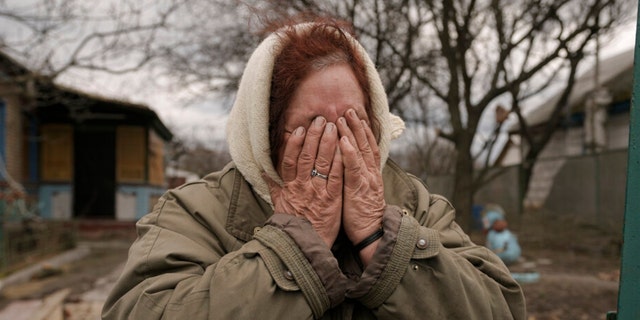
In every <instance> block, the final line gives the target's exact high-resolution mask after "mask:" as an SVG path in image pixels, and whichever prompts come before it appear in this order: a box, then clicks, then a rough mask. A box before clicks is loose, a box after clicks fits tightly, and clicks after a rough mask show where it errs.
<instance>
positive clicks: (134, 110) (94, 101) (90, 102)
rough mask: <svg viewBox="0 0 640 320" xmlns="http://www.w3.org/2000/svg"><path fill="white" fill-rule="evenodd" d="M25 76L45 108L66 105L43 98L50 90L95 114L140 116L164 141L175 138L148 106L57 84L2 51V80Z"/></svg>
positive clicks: (0, 72)
mask: <svg viewBox="0 0 640 320" xmlns="http://www.w3.org/2000/svg"><path fill="white" fill-rule="evenodd" d="M25 74H30V75H29V76H30V78H31V79H34V80H35V82H36V86H37V87H38V91H39V92H41V94H40V96H39V97H38V100H40V105H43V104H44V106H47V105H48V104H54V103H64V102H61V101H59V100H58V101H51V100H49V99H47V98H50V97H43V96H42V92H47V91H48V90H50V91H53V92H55V93H56V94H55V96H56V97H66V98H72V99H73V100H77V99H80V100H82V101H83V106H86V107H88V108H90V109H92V110H91V111H94V112H95V111H98V112H99V111H112V112H120V113H126V114H136V115H138V116H141V117H144V118H145V119H147V121H149V122H150V124H151V126H152V127H153V128H154V129H155V130H156V132H157V133H158V134H159V135H160V136H161V137H162V138H163V139H165V140H171V138H172V137H173V134H172V133H171V131H170V130H169V129H168V128H167V127H166V126H165V124H164V123H163V122H162V120H160V118H159V117H158V114H157V113H156V112H155V111H153V110H152V109H151V108H149V107H148V106H146V105H143V104H137V103H131V102H128V101H124V100H120V99H113V98H109V97H104V96H100V95H97V94H93V93H87V92H84V91H81V90H79V89H76V88H71V87H67V86H63V85H59V84H56V83H54V82H52V81H50V80H49V79H48V78H46V77H43V76H39V75H38V74H33V73H32V72H31V71H30V70H29V69H28V68H26V67H25V66H23V65H22V64H20V63H19V62H17V61H16V60H15V59H13V58H12V57H10V56H9V55H7V54H6V53H4V52H2V51H0V79H2V78H4V79H5V80H6V79H8V80H11V77H18V76H21V75H25ZM95 109H99V110H95Z"/></svg>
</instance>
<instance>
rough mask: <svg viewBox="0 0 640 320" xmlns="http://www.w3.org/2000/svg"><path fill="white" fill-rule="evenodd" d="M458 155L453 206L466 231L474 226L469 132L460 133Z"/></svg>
mask: <svg viewBox="0 0 640 320" xmlns="http://www.w3.org/2000/svg"><path fill="white" fill-rule="evenodd" d="M460 136H461V139H460V141H458V142H457V143H458V148H457V149H458V150H460V151H461V150H465V151H464V152H458V156H457V157H456V174H455V185H454V188H453V199H451V200H452V202H453V206H454V207H455V208H456V222H458V224H459V225H460V227H462V229H463V230H464V231H466V232H468V231H470V230H471V228H472V227H473V217H472V209H473V159H472V158H471V152H470V147H471V138H470V137H469V135H468V134H466V133H463V134H461V135H460Z"/></svg>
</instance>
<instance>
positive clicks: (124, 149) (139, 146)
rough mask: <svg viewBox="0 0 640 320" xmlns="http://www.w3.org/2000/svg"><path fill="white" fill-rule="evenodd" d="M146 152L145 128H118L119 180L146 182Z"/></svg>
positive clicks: (117, 166) (117, 175)
mask: <svg viewBox="0 0 640 320" xmlns="http://www.w3.org/2000/svg"><path fill="white" fill-rule="evenodd" d="M146 154H147V148H146V139H145V128H143V127H135V126H118V128H117V130H116V159H117V162H116V177H117V180H118V182H129V183H144V182H145V165H146V162H145V158H146Z"/></svg>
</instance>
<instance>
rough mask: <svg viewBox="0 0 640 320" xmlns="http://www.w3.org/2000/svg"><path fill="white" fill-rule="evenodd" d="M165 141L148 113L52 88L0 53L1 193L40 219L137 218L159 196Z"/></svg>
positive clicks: (133, 106)
mask: <svg viewBox="0 0 640 320" xmlns="http://www.w3.org/2000/svg"><path fill="white" fill-rule="evenodd" d="M171 138H172V133H171V132H170V131H169V129H167V127H166V126H165V125H164V124H163V123H162V121H161V120H160V118H159V117H158V115H157V114H156V113H155V112H154V111H153V110H151V109H150V108H148V107H147V106H144V105H140V104H133V103H129V102H125V101H120V100H115V99H110V98H105V97H101V96H97V95H93V94H89V93H85V92H82V91H78V90H75V89H72V88H68V87H64V86H61V85H57V84H55V83H53V82H52V81H49V80H48V79H46V78H44V77H41V76H39V75H37V74H34V73H32V72H30V71H29V70H28V69H27V68H25V67H24V66H22V65H21V64H20V63H17V62H16V61H15V60H14V59H12V58H11V57H9V56H8V55H6V54H3V53H1V52H0V159H1V160H2V161H1V162H0V186H1V187H3V189H4V190H3V191H5V192H8V191H10V189H12V190H14V191H16V189H22V190H23V191H24V193H25V194H26V197H27V198H29V199H30V200H31V203H34V204H37V211H38V215H39V216H41V217H43V218H46V219H60V220H71V219H106V220H121V221H133V220H136V219H138V218H140V217H141V216H142V215H144V214H145V213H147V212H148V211H150V209H151V207H152V206H153V204H154V203H155V201H157V198H158V197H159V196H160V195H161V194H162V193H163V192H164V191H165V190H166V182H165V177H164V167H165V164H164V157H165V147H166V144H167V142H168V141H169V140H171Z"/></svg>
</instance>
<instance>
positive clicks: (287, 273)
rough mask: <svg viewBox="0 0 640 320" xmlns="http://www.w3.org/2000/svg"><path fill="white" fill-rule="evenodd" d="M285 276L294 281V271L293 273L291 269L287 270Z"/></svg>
mask: <svg viewBox="0 0 640 320" xmlns="http://www.w3.org/2000/svg"><path fill="white" fill-rule="evenodd" d="M284 278H285V279H287V280H289V281H293V273H291V271H289V270H286V271H285V272H284Z"/></svg>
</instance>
